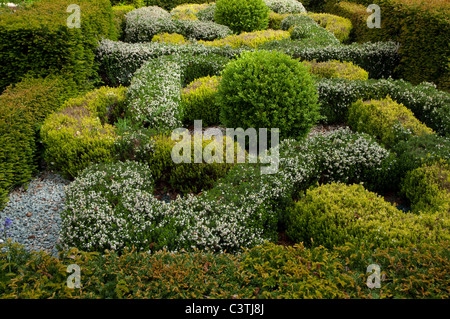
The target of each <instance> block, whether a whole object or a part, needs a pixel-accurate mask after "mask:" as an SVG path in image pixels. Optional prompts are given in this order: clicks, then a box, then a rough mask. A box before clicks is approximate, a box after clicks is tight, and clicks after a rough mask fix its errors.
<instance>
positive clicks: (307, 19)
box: [280, 14, 316, 30]
mask: <svg viewBox="0 0 450 319" xmlns="http://www.w3.org/2000/svg"><path fill="white" fill-rule="evenodd" d="M305 24H316V22H315V21H314V19H313V18H312V17H311V16H309V15H306V14H289V15H287V17H286V18H285V19H283V20H282V21H281V24H280V27H281V29H282V30H289V29H290V28H292V27H294V26H296V25H305Z"/></svg>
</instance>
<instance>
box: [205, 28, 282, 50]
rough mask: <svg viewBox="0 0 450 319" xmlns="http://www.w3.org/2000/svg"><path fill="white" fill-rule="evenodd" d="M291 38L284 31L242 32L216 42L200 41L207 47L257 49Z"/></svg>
mask: <svg viewBox="0 0 450 319" xmlns="http://www.w3.org/2000/svg"><path fill="white" fill-rule="evenodd" d="M289 37H290V34H289V32H287V31H283V30H261V31H253V32H242V33H240V34H238V35H230V36H228V37H226V38H223V39H218V40H214V41H198V43H202V44H205V45H211V46H217V47H223V46H231V47H232V48H238V47H243V46H244V47H250V48H257V47H258V46H260V45H262V44H263V43H266V42H269V41H274V40H281V39H287V38H289Z"/></svg>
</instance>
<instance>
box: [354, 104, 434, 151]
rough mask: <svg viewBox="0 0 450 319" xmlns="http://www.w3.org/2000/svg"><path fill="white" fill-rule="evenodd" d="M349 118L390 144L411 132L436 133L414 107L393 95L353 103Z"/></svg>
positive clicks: (362, 129)
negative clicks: (419, 118) (399, 100)
mask: <svg viewBox="0 0 450 319" xmlns="http://www.w3.org/2000/svg"><path fill="white" fill-rule="evenodd" d="M347 120H348V124H349V125H350V127H351V128H352V129H353V130H356V131H358V132H365V133H368V134H369V135H372V136H374V137H376V138H377V139H378V140H379V141H380V143H381V144H383V145H386V146H387V147H391V146H392V145H394V144H395V143H397V142H398V141H399V140H402V139H408V138H409V137H410V136H411V135H424V134H433V133H434V132H433V130H431V129H430V128H429V127H427V126H426V125H424V124H422V123H421V122H420V121H419V120H418V119H417V118H415V117H414V114H413V113H412V112H411V110H409V109H408V108H406V107H405V106H404V105H403V104H398V103H397V102H395V101H393V100H392V99H391V98H390V97H389V96H387V97H386V98H385V99H382V100H369V101H363V100H358V101H356V102H355V103H352V105H351V106H350V108H349V110H348V119H347Z"/></svg>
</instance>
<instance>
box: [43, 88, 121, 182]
mask: <svg viewBox="0 0 450 319" xmlns="http://www.w3.org/2000/svg"><path fill="white" fill-rule="evenodd" d="M125 98H126V96H125V89H124V88H100V89H97V90H95V91H92V92H89V93H87V94H86V95H84V96H83V97H80V98H73V99H70V100H68V101H67V102H66V103H65V104H64V106H63V107H62V108H61V110H60V111H58V112H57V113H54V114H52V115H50V116H49V117H48V118H47V119H46V120H45V122H44V124H43V125H42V128H41V139H42V143H43V144H44V147H45V153H44V159H45V160H46V162H47V164H48V165H49V167H50V168H52V169H54V170H56V171H58V172H61V173H62V174H63V175H64V176H65V177H67V178H73V177H75V176H77V174H78V173H79V172H80V171H82V170H83V169H85V168H86V167H87V166H89V165H90V164H92V163H98V162H102V161H110V160H111V159H112V149H113V145H114V139H115V137H116V133H115V129H114V127H113V126H111V125H110V124H108V123H107V122H106V120H107V119H116V118H117V117H118V114H119V113H123V109H124V103H125Z"/></svg>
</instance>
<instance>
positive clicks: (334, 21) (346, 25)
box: [308, 13, 352, 43]
mask: <svg viewBox="0 0 450 319" xmlns="http://www.w3.org/2000/svg"><path fill="white" fill-rule="evenodd" d="M308 15H309V16H310V17H312V18H313V19H314V21H316V22H317V23H318V24H319V25H320V26H321V27H323V28H325V29H326V30H327V31H329V32H331V33H333V34H334V36H335V37H336V38H337V39H338V40H339V41H340V42H344V43H345V42H348V41H349V39H350V32H351V30H352V22H351V21H350V20H349V19H346V18H343V17H339V16H336V15H332V14H328V13H309V14H308Z"/></svg>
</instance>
